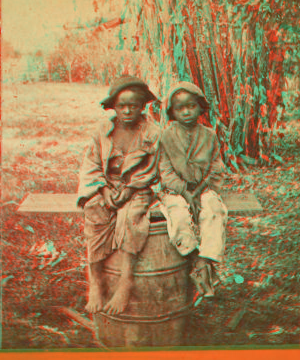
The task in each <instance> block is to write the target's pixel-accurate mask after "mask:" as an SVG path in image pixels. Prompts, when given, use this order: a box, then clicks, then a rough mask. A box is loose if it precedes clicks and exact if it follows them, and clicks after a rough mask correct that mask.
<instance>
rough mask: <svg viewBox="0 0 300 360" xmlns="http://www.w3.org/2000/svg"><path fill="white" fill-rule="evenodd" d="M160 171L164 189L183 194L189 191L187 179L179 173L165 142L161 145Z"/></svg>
mask: <svg viewBox="0 0 300 360" xmlns="http://www.w3.org/2000/svg"><path fill="white" fill-rule="evenodd" d="M159 171H160V178H161V185H162V188H163V189H168V190H171V191H173V192H175V193H176V194H179V195H183V194H184V193H185V192H186V191H187V184H186V181H184V180H183V179H181V178H180V177H179V176H178V175H177V173H176V171H175V170H174V168H173V166H172V164H171V161H170V159H169V157H168V155H167V153H166V151H165V150H164V146H163V144H161V147H160V160H159Z"/></svg>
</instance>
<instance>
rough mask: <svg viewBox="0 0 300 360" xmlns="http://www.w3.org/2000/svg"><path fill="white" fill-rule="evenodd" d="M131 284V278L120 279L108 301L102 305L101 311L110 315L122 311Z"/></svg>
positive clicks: (126, 301) (124, 307)
mask: <svg viewBox="0 0 300 360" xmlns="http://www.w3.org/2000/svg"><path fill="white" fill-rule="evenodd" d="M132 285H133V280H132V279H130V278H129V279H125V280H124V279H122V278H121V279H120V281H119V284H118V287H117V290H116V292H115V293H114V295H113V297H112V298H111V299H110V301H109V302H108V303H107V304H106V305H105V306H104V308H103V311H104V312H106V313H107V314H110V315H117V314H120V313H122V312H123V311H124V310H125V309H126V306H127V304H128V301H129V297H130V291H131V287H132Z"/></svg>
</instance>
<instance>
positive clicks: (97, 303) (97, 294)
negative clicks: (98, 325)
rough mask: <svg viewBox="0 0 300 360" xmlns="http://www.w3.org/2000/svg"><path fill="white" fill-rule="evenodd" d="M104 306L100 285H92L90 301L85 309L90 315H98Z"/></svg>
mask: <svg viewBox="0 0 300 360" xmlns="http://www.w3.org/2000/svg"><path fill="white" fill-rule="evenodd" d="M102 306H103V304H102V293H101V287H100V285H98V284H95V285H90V291H89V301H88V303H87V305H86V307H85V309H86V310H87V311H88V312H90V313H96V312H98V311H101V310H102Z"/></svg>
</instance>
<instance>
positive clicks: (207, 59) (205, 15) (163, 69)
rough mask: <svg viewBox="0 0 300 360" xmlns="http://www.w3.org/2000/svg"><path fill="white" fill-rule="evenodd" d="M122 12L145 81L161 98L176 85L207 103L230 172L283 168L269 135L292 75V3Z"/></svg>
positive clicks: (143, 6) (160, 1)
mask: <svg viewBox="0 0 300 360" xmlns="http://www.w3.org/2000/svg"><path fill="white" fill-rule="evenodd" d="M124 9H125V10H124V13H123V14H122V17H124V18H130V19H131V20H132V26H131V28H130V31H131V33H130V35H131V36H132V35H133V34H135V33H139V34H141V43H142V47H143V50H144V51H145V52H147V54H148V56H149V58H150V63H151V66H150V69H149V68H148V67H146V68H145V70H144V73H143V76H144V77H145V78H147V79H148V80H150V79H151V80H154V81H156V82H157V86H158V87H159V88H160V92H161V95H164V94H165V93H166V91H167V89H168V88H169V87H170V85H172V83H174V82H176V81H178V80H189V81H192V82H194V83H195V84H197V85H199V86H200V87H201V88H202V89H203V91H204V93H205V95H206V97H207V98H208V100H209V102H210V104H211V110H210V114H209V119H203V122H204V123H206V124H207V122H208V120H209V123H210V124H211V126H213V127H214V128H215V129H216V131H217V133H218V136H219V140H220V142H221V144H222V153H223V156H224V159H225V161H226V163H227V164H228V165H230V167H231V168H232V169H233V170H238V169H239V168H240V167H241V166H242V167H243V166H245V164H246V163H257V162H258V161H259V162H261V163H271V162H273V161H275V160H276V161H282V159H281V158H280V157H279V156H278V155H277V154H276V149H275V147H274V142H273V134H274V131H275V129H276V127H277V126H278V124H279V125H280V124H281V123H282V118H283V115H284V104H283V102H282V91H283V89H284V75H285V72H286V73H289V74H295V72H296V71H297V65H296V64H295V63H297V60H298V58H299V53H298V49H297V47H296V45H297V44H298V43H299V31H298V30H297V26H298V24H299V15H300V10H299V6H298V5H297V1H296V0H291V1H283V0H263V1H258V0H240V1H232V0H217V1H212V0H203V1H201V2H199V1H196V0H184V1H183V0H170V1H165V0H156V1H146V2H141V1H139V0H128V1H127V2H126V6H125V7H124ZM293 62H294V64H293V65H292V63H293Z"/></svg>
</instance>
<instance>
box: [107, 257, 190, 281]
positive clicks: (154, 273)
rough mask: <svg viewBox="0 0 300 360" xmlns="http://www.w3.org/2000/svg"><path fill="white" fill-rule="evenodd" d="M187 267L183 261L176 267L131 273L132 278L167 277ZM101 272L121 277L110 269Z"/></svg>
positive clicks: (117, 271) (117, 272) (119, 272)
mask: <svg viewBox="0 0 300 360" xmlns="http://www.w3.org/2000/svg"><path fill="white" fill-rule="evenodd" d="M188 266H189V262H188V261H187V260H184V262H182V263H180V264H179V265H178V266H175V267H174V266H173V267H168V268H158V269H155V270H149V271H136V272H134V273H133V275H134V276H137V277H138V276H160V275H169V274H174V273H175V272H178V271H180V270H183V269H185V268H187V267H188ZM103 272H105V273H108V274H114V275H119V276H121V270H116V269H112V268H110V267H103Z"/></svg>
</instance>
